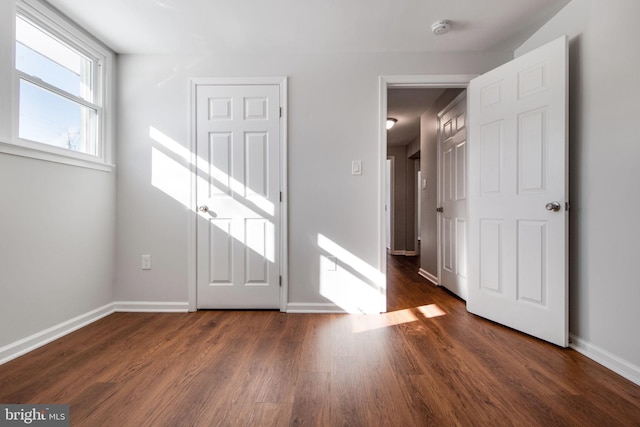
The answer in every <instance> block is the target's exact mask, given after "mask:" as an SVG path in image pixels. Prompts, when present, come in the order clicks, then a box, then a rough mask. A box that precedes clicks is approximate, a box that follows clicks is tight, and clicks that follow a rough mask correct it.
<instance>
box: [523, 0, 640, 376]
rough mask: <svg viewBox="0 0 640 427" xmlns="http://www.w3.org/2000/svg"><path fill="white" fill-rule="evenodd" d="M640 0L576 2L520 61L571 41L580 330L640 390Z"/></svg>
mask: <svg viewBox="0 0 640 427" xmlns="http://www.w3.org/2000/svg"><path fill="white" fill-rule="evenodd" d="M638 17H640V2H638V1H637V0H609V1H606V2H605V1H601V0H574V1H572V2H571V3H570V4H569V5H567V7H566V8H565V9H564V10H562V11H561V12H560V13H559V14H558V15H557V16H556V17H555V18H553V19H552V20H551V21H549V22H548V23H547V24H546V25H545V26H544V27H542V28H541V29H540V30H539V31H538V32H537V33H536V34H535V35H533V36H532V37H531V38H530V39H529V40H528V41H527V42H525V43H524V44H523V45H522V46H521V47H520V48H519V49H518V50H517V51H516V55H521V54H523V53H525V52H528V51H530V50H531V49H534V48H535V47H538V46H540V45H542V44H544V43H545V42H548V41H551V40H552V39H554V38H556V37H558V36H560V35H562V34H567V35H569V37H570V55H569V56H570V101H569V102H570V199H571V206H572V207H571V211H570V253H571V255H570V313H571V318H570V330H571V333H572V334H573V335H574V342H576V345H577V346H578V348H579V349H580V350H581V351H584V352H586V353H587V354H589V355H590V356H592V357H594V358H595V359H596V360H598V361H600V362H601V363H603V364H605V365H607V366H609V367H612V368H614V369H616V370H618V371H619V372H621V373H624V374H626V376H627V377H629V378H633V379H634V381H636V382H637V383H639V384H640V340H639V339H638V330H637V329H638V325H640V310H638V307H637V303H638V301H640V279H639V278H638V268H637V264H636V263H637V256H638V254H639V253H640V250H639V248H640V243H639V242H640V225H638V216H639V212H640V192H639V191H638V188H637V186H638V184H637V183H638V182H640V168H639V167H638V166H639V165H640V160H639V159H640V136H639V135H640V132H639V131H638V126H637V124H638V117H640V104H639V101H640V85H639V84H638V75H639V74H640V71H639V70H640V49H638V46H637V42H638V40H640V27H639V26H638V22H637V20H638Z"/></svg>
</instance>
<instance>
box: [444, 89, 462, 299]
mask: <svg viewBox="0 0 640 427" xmlns="http://www.w3.org/2000/svg"><path fill="white" fill-rule="evenodd" d="M466 118H467V94H466V93H465V92H464V91H463V92H462V93H461V94H460V95H458V96H457V97H456V99H454V100H453V101H451V103H450V104H449V105H447V106H446V107H445V108H444V109H443V110H442V111H441V112H440V113H439V114H438V157H439V159H438V162H439V163H438V164H439V172H438V173H439V176H440V191H439V193H438V197H439V202H440V207H439V208H438V212H439V213H438V222H439V233H440V236H439V237H440V254H441V255H440V262H439V264H440V265H439V270H438V271H439V276H440V285H441V286H444V287H445V288H447V289H449V290H450V291H451V292H453V293H454V294H456V295H458V296H459V297H460V298H462V299H463V300H466V299H467V293H468V292H467V176H466V173H467V121H466Z"/></svg>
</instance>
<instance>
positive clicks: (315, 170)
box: [115, 52, 508, 303]
mask: <svg viewBox="0 0 640 427" xmlns="http://www.w3.org/2000/svg"><path fill="white" fill-rule="evenodd" d="M507 59H508V55H506V54H505V53H491V52H489V53H486V52H485V53H482V54H428V53H412V54H373V53H372V54H362V53H360V54H306V55H235V56H202V57H180V56H141V55H131V56H129V55H127V56H122V57H120V58H119V72H118V76H119V82H120V86H119V89H120V90H119V103H118V113H119V114H118V119H119V132H118V136H119V138H118V139H119V150H118V152H119V156H118V187H117V189H118V232H117V234H118V244H117V248H118V249H117V253H118V255H117V273H116V274H117V280H116V287H115V293H116V299H118V300H143V301H144V300H146V301H186V300H187V298H188V288H187V281H188V265H187V251H188V246H187V243H188V242H187V240H188V239H187V227H188V219H189V213H188V210H187V208H186V207H185V206H183V205H182V204H181V203H180V202H178V201H176V198H177V199H180V198H181V197H183V195H184V193H183V191H188V176H185V175H184V172H183V171H184V169H182V170H181V166H179V165H174V166H175V168H174V173H173V175H172V176H173V178H172V180H171V181H172V182H173V183H174V184H175V187H174V189H173V190H172V191H173V193H174V195H173V196H169V195H167V194H166V193H165V192H163V191H161V190H160V189H158V188H156V187H154V186H153V185H152V183H151V179H152V161H151V153H152V148H153V144H154V142H153V140H152V139H151V138H150V136H149V129H150V127H154V128H156V129H158V130H159V131H161V132H162V133H163V134H165V135H166V136H168V137H170V138H171V139H173V140H175V141H176V142H177V143H178V144H180V145H181V146H183V147H188V146H189V132H190V130H189V110H190V103H189V78H190V77H216V76H218V77H220V76H222V77H224V76H288V77H289V112H288V120H289V153H288V154H289V165H288V167H289V265H290V272H289V302H294V303H330V302H331V301H330V300H327V299H326V298H325V297H323V296H322V295H321V294H320V292H319V280H320V279H319V268H320V254H321V251H320V248H319V247H318V244H317V241H318V235H319V234H321V235H323V236H325V237H327V238H329V239H331V240H332V241H334V242H335V243H336V244H338V245H340V246H342V247H343V248H344V249H346V250H348V251H350V252H352V253H353V254H354V255H355V256H357V257H359V258H360V259H362V260H363V261H364V262H366V263H368V264H370V265H371V266H373V267H375V268H377V269H379V268H381V266H380V265H379V261H380V260H379V255H380V248H379V247H378V246H379V242H380V241H383V239H380V237H379V235H378V230H379V228H378V214H379V211H380V209H379V206H380V205H379V203H381V201H379V196H380V195H379V194H378V183H379V181H380V175H379V173H380V171H379V170H378V169H379V166H380V164H381V161H380V159H379V158H378V157H379V147H378V129H379V127H378V116H379V105H378V103H379V101H378V88H379V76H380V75H394V74H395V75H407V74H447V73H450V74H461V73H464V74H466V73H481V72H483V71H485V70H488V69H490V68H492V67H494V66H496V65H498V64H501V63H503V62H505V61H506V60H507ZM352 160H361V161H362V165H363V174H362V176H352V175H351V161H352ZM183 165H184V164H183ZM172 191H168V192H169V193H172ZM175 193H180V194H182V195H179V194H175ZM382 197H383V198H384V195H382ZM142 253H150V254H152V256H153V270H151V271H147V272H143V271H141V270H140V266H139V263H140V255H141V254H142Z"/></svg>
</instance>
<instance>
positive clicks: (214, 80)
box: [187, 76, 289, 312]
mask: <svg viewBox="0 0 640 427" xmlns="http://www.w3.org/2000/svg"><path fill="white" fill-rule="evenodd" d="M201 85H223V86H231V85H243V86H247V85H278V87H279V88H280V107H281V108H282V116H281V117H280V159H279V160H280V192H281V193H282V201H281V202H280V276H281V277H282V285H281V287H280V311H282V312H286V311H287V303H288V301H287V298H288V295H289V291H288V289H289V247H288V242H289V234H288V233H289V226H288V224H289V218H288V215H287V212H288V211H289V208H288V200H289V197H288V174H287V165H288V155H287V153H288V134H287V129H288V125H287V115H288V111H289V110H288V78H287V77H286V76H284V77H193V78H191V79H190V81H189V86H190V94H191V95H190V96H191V99H190V103H191V104H190V105H191V109H190V111H189V113H188V114H189V115H190V117H189V122H190V123H191V130H190V132H191V137H190V147H189V148H190V151H191V162H190V163H191V166H190V172H191V183H190V185H191V188H190V190H191V191H190V193H191V206H192V211H191V212H190V215H189V220H188V221H187V222H188V224H187V226H188V228H189V230H188V231H187V233H188V252H187V264H188V269H189V271H188V273H187V280H188V298H189V301H188V310H189V311H196V310H197V306H198V305H197V293H198V292H197V291H198V278H197V259H198V251H197V216H196V215H194V214H193V213H194V212H196V209H197V206H196V203H197V197H196V196H197V194H196V185H197V179H196V177H197V168H196V157H197V156H196V114H195V112H196V89H197V87H198V86H201Z"/></svg>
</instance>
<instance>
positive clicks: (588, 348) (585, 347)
mask: <svg viewBox="0 0 640 427" xmlns="http://www.w3.org/2000/svg"><path fill="white" fill-rule="evenodd" d="M569 347H571V348H572V349H574V350H575V351H577V352H578V353H581V354H583V355H585V356H587V357H588V358H589V359H591V360H593V361H595V362H598V363H599V364H601V365H602V366H604V367H605V368H607V369H611V370H612V371H613V372H615V373H617V374H618V375H621V376H623V377H624V378H626V379H628V380H629V381H631V382H634V383H636V384H638V385H640V366H637V365H634V364H633V363H630V362H628V361H626V360H624V359H622V358H620V357H618V356H616V355H615V354H612V353H610V352H608V351H607V350H604V349H602V348H600V347H598V346H596V345H593V344H591V343H589V342H587V341H586V340H583V339H581V338H578V337H576V336H575V335H571V344H569Z"/></svg>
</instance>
